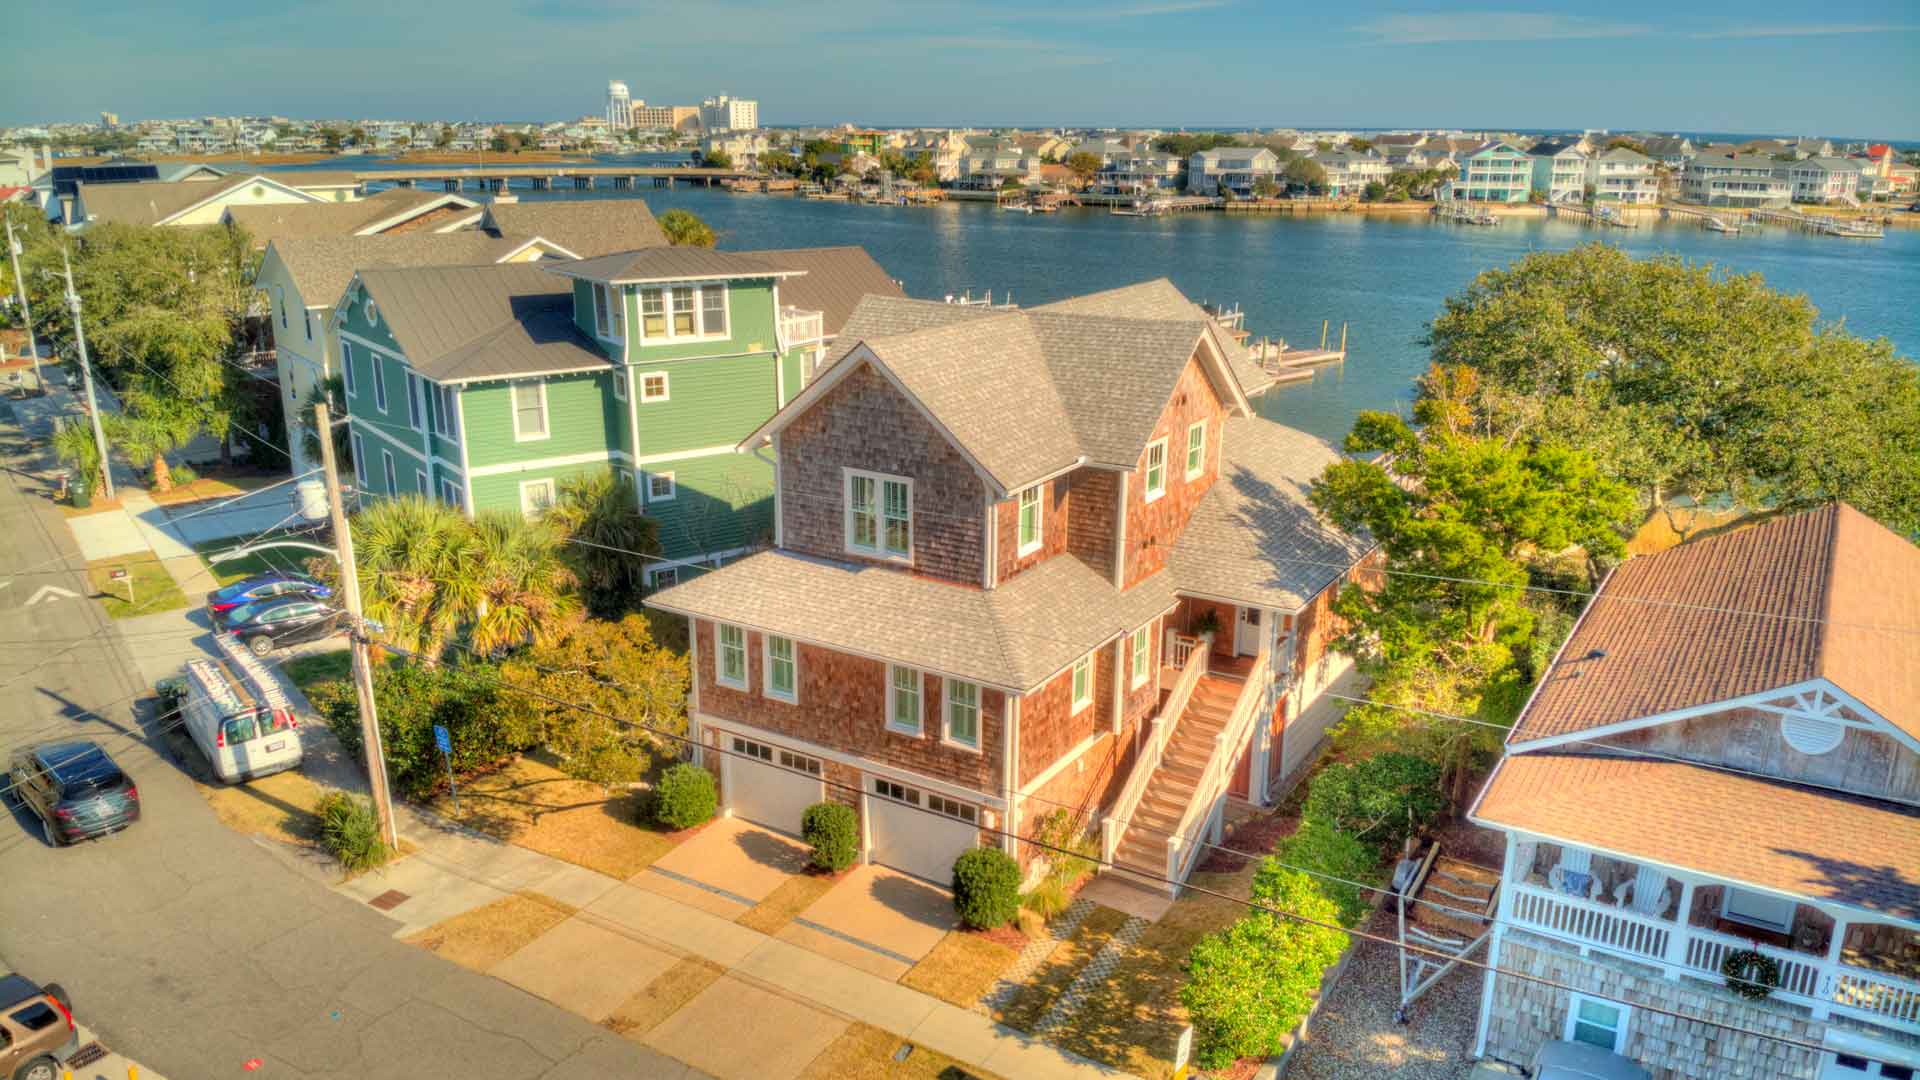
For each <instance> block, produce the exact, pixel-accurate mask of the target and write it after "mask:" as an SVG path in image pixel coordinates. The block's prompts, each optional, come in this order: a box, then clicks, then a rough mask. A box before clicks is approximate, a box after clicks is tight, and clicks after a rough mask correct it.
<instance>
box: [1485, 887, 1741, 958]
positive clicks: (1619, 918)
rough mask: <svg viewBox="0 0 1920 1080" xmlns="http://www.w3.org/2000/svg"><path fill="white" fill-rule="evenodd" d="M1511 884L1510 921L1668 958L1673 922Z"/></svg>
mask: <svg viewBox="0 0 1920 1080" xmlns="http://www.w3.org/2000/svg"><path fill="white" fill-rule="evenodd" d="M1508 887H1509V888H1510V889H1511V890H1512V894H1513V907H1512V908H1511V909H1510V920H1511V921H1512V922H1513V923H1514V924H1515V925H1516V926H1521V927H1526V928H1530V929H1535V930H1539V931H1542V932H1543V933H1547V934H1553V935H1556V936H1560V937H1567V938H1573V939H1575V940H1578V941H1590V942H1593V943H1594V944H1596V945H1604V946H1606V947H1607V948H1609V949H1612V950H1614V951H1616V952H1623V953H1628V954H1630V955H1633V956H1638V957H1644V958H1646V959H1649V960H1665V959H1666V957H1667V949H1668V947H1669V946H1670V945H1671V944H1672V941H1673V924H1671V923H1667V922H1663V921H1661V920H1659V919H1649V918H1647V917H1645V916H1642V915H1635V914H1634V913H1632V912H1629V911H1622V910H1621V909H1619V908H1615V907H1608V906H1607V905H1605V904H1596V903H1594V902H1593V901H1591V900H1585V899H1582V898H1580V897H1577V896H1568V895H1567V894H1566V893H1562V892H1555V891H1553V890H1551V889H1542V888H1540V887H1539V886H1537V885H1527V884H1522V883H1519V882H1508ZM1716 970H1717V969H1716Z"/></svg>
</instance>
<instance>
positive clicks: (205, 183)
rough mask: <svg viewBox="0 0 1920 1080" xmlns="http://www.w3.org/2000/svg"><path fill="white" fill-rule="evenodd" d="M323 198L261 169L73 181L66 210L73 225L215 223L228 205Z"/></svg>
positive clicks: (264, 203)
mask: <svg viewBox="0 0 1920 1080" xmlns="http://www.w3.org/2000/svg"><path fill="white" fill-rule="evenodd" d="M326 201H329V200H328V199H326V198H323V197H322V196H321V195H319V194H315V193H313V192H308V191H304V190H302V189H300V188H298V187H295V186H294V185H292V184H290V183H288V182H287V181H285V180H282V179H280V178H278V177H274V176H268V175H266V174H264V173H261V174H254V175H251V176H228V177H222V178H220V179H218V180H179V181H174V182H172V183H168V182H165V181H149V182H145V183H136V184H91V183H86V182H80V183H78V184H76V185H75V190H74V195H73V200H72V202H71V204H70V205H69V206H68V207H67V208H66V209H67V212H68V216H67V219H66V223H67V224H68V225H69V226H73V227H83V226H87V225H94V224H98V223H100V222H106V221H111V222H119V223H122V224H127V225H216V224H218V223H219V222H220V220H221V219H222V218H223V217H224V216H225V215H226V212H227V210H228V208H230V207H234V206H260V205H267V204H274V203H282V204H284V203H319V202H326Z"/></svg>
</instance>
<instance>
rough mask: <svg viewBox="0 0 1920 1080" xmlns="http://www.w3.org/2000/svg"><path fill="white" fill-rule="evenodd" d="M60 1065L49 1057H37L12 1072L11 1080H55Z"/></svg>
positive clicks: (58, 1073)
mask: <svg viewBox="0 0 1920 1080" xmlns="http://www.w3.org/2000/svg"><path fill="white" fill-rule="evenodd" d="M59 1075H60V1063H59V1062H57V1061H55V1060H53V1059H52V1058H50V1057H37V1058H34V1059H33V1060H32V1061H29V1062H27V1063H26V1064H25V1065H22V1066H20V1067H19V1068H18V1069H16V1070H14V1073H13V1080H55V1078H56V1077H58V1076H59Z"/></svg>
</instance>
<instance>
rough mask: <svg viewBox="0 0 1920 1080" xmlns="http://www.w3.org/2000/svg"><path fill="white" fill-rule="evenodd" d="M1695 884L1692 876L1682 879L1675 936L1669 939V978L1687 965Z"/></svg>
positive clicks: (1667, 967)
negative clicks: (1688, 938) (1688, 934)
mask: <svg viewBox="0 0 1920 1080" xmlns="http://www.w3.org/2000/svg"><path fill="white" fill-rule="evenodd" d="M1693 885H1694V882H1693V879H1692V878H1681V879H1680V910H1679V911H1677V912H1675V913H1674V917H1673V936H1672V937H1669V938H1668V939H1667V962H1666V964H1665V965H1664V966H1665V968H1666V972H1667V975H1668V977H1669V978H1671V977H1672V976H1673V975H1674V974H1675V973H1676V972H1677V971H1679V970H1680V969H1681V968H1684V967H1686V966H1687V931H1688V929H1689V928H1690V927H1691V926H1692V925H1693V924H1692V915H1693Z"/></svg>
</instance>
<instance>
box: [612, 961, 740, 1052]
mask: <svg viewBox="0 0 1920 1080" xmlns="http://www.w3.org/2000/svg"><path fill="white" fill-rule="evenodd" d="M726 973H727V969H726V968H723V967H721V966H720V965H719V964H716V963H714V962H712V961H711V960H704V959H702V958H700V957H697V956H689V957H687V958H686V959H684V960H681V961H680V962H679V963H677V964H675V965H673V966H672V967H670V968H668V969H667V970H665V971H663V972H661V973H660V975H659V977H657V978H655V979H654V980H653V981H652V982H650V983H648V984H647V985H646V986H645V987H643V988H641V990H640V992H639V993H637V994H635V995H633V996H632V997H630V998H628V999H627V1001H626V1004H624V1005H622V1006H620V1007H619V1008H617V1009H615V1010H613V1012H612V1013H610V1014H608V1016H607V1018H606V1019H605V1020H602V1021H600V1022H601V1023H602V1024H603V1025H605V1026H606V1027H607V1028H609V1029H611V1030H612V1031H615V1032H618V1033H619V1034H621V1035H624V1036H626V1037H627V1038H629V1039H633V1040H635V1041H636V1042H637V1041H639V1040H640V1039H642V1038H644V1037H645V1036H646V1034H647V1032H649V1031H652V1030H653V1029H654V1028H656V1027H659V1026H660V1022H661V1021H662V1020H665V1019H666V1018H667V1017H669V1016H672V1015H673V1014H674V1013H676V1012H679V1011H680V1007H681V1006H682V1005H685V1004H686V1003H687V1002H689V1001H692V1000H693V999H694V998H695V997H698V996H699V994H700V991H702V990H705V989H706V988H707V987H709V986H711V985H713V981H714V980H715V979H718V978H719V977H720V976H722V975H725V974H726Z"/></svg>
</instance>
